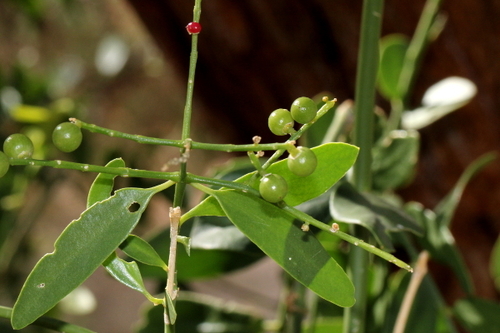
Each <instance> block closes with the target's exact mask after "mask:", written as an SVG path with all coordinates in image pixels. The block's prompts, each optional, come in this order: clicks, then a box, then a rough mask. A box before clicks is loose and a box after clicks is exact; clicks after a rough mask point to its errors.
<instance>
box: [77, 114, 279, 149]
mask: <svg viewBox="0 0 500 333" xmlns="http://www.w3.org/2000/svg"><path fill="white" fill-rule="evenodd" d="M71 121H72V122H74V123H75V124H77V125H78V126H80V127H81V128H83V129H85V130H87V131H89V132H93V133H99V134H104V135H107V136H110V137H116V138H120V139H126V140H131V141H135V142H137V143H140V144H149V145H160V146H170V147H177V148H181V149H185V148H186V140H171V139H160V138H154V137H148V136H143V135H137V134H128V133H123V132H120V131H115V130H111V129H108V128H104V127H100V126H97V125H94V124H88V123H85V122H83V121H81V120H78V119H74V118H71ZM188 145H189V148H190V149H203V150H214V151H224V152H228V153H229V152H240V151H241V152H245V151H259V150H278V149H286V147H288V146H289V143H264V144H246V145H235V144H215V143H204V142H196V141H188Z"/></svg>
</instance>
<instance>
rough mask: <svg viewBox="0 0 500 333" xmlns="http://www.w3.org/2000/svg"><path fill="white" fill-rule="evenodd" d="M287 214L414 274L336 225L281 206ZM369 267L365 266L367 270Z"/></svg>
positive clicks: (386, 253)
mask: <svg viewBox="0 0 500 333" xmlns="http://www.w3.org/2000/svg"><path fill="white" fill-rule="evenodd" d="M280 207H281V208H282V209H283V210H284V211H285V212H287V213H288V214H290V215H291V216H293V217H295V218H296V219H298V220H300V221H303V222H305V223H308V224H310V225H313V226H315V227H316V228H318V229H321V230H323V231H326V232H329V233H331V234H333V235H335V236H337V237H340V238H341V239H343V240H345V241H346V242H348V243H351V244H352V245H354V246H355V248H360V249H362V250H363V252H369V253H372V254H374V255H376V256H379V257H380V258H382V259H384V260H387V261H388V262H390V263H392V264H394V265H396V266H398V267H400V268H403V269H406V270H407V271H409V272H412V271H413V269H412V268H411V266H410V265H408V264H407V263H405V262H404V261H402V260H400V259H398V258H396V257H395V256H394V255H392V254H390V253H388V252H385V251H384V250H381V249H379V248H377V247H375V246H374V245H372V244H369V243H366V242H365V241H363V240H362V239H359V238H357V237H355V236H352V235H349V234H347V233H345V232H343V231H340V230H338V225H337V224H336V223H334V224H333V225H332V226H329V225H327V224H325V223H323V222H321V221H318V220H316V219H315V218H314V217H312V216H310V215H308V214H306V213H304V212H302V211H300V210H298V209H297V208H294V207H290V206H287V205H281V206H280ZM366 267H368V266H365V268H366Z"/></svg>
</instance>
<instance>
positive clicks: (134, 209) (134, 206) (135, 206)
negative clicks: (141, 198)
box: [128, 202, 141, 213]
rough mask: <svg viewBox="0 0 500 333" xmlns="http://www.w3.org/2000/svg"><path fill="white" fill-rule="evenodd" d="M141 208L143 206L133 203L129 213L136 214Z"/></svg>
mask: <svg viewBox="0 0 500 333" xmlns="http://www.w3.org/2000/svg"><path fill="white" fill-rule="evenodd" d="M139 208H141V205H140V204H139V203H138V202H133V203H131V204H130V206H128V211H129V212H131V213H135V212H137V211H138V210H139Z"/></svg>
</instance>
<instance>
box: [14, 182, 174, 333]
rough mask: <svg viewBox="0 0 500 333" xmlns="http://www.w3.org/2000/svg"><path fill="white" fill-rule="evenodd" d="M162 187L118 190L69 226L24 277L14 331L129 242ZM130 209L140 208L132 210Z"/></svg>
mask: <svg viewBox="0 0 500 333" xmlns="http://www.w3.org/2000/svg"><path fill="white" fill-rule="evenodd" d="M165 184H167V183H165ZM165 184H162V185H159V186H156V187H152V188H149V189H138V188H125V189H121V190H118V191H116V192H115V194H114V195H113V196H112V197H110V198H108V199H106V200H103V201H100V202H97V203H95V204H94V205H92V206H91V207H90V208H88V209H87V210H85V211H84V212H83V213H82V215H81V216H80V218H78V219H77V220H74V221H72V222H71V223H70V224H69V225H68V226H67V227H66V229H65V230H64V231H63V232H62V233H61V235H60V236H59V238H58V239H57V240H56V242H55V244H54V248H55V250H54V252H53V253H50V254H46V255H45V256H44V257H43V258H42V259H40V261H39V262H38V263H37V264H36V266H35V268H34V269H33V270H32V272H31V273H30V275H29V276H28V278H27V280H26V282H25V283H24V286H23V288H22V290H21V293H20V295H19V298H18V299H17V302H16V304H15V305H14V310H13V316H12V326H13V327H14V328H15V329H21V328H23V327H25V326H27V325H29V324H30V323H32V322H33V321H34V320H35V319H37V318H38V317H40V316H41V315H43V314H44V313H45V312H47V311H48V310H50V309H51V308H52V307H53V306H54V305H56V304H57V302H59V301H60V300H61V299H62V298H63V297H64V296H66V295H67V294H69V293H70V292H71V291H72V290H73V289H75V288H76V287H78V286H79V285H80V284H81V283H82V282H83V281H85V280H86V279H87V278H88V277H89V276H90V275H91V274H92V273H93V272H94V271H95V270H96V269H97V267H99V265H101V263H102V262H103V261H104V260H105V259H106V258H107V257H108V256H109V255H110V254H111V253H113V251H114V250H115V249H116V248H117V247H118V245H120V243H121V242H123V241H124V240H125V239H126V238H127V236H128V234H129V233H130V231H132V229H133V228H134V227H135V225H136V224H137V222H138V221H139V219H140V217H141V215H142V213H143V212H144V210H145V209H146V207H147V204H148V203H149V200H150V199H151V197H152V196H153V195H154V194H155V193H157V192H159V191H161V190H163V189H164V188H165V187H166V185H165ZM133 205H138V206H139V207H137V209H136V210H134V211H131V210H130V208H131V207H132V206H133Z"/></svg>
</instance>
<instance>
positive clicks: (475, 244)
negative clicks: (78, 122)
mask: <svg viewBox="0 0 500 333" xmlns="http://www.w3.org/2000/svg"><path fill="white" fill-rule="evenodd" d="M35 2H37V1H35ZM20 3H21V2H19V3H17V2H16V1H2V2H1V3H0V45H1V47H0V65H1V70H2V73H8V72H9V68H11V67H12V66H13V65H14V64H16V63H22V64H23V66H26V67H28V68H29V69H30V70H31V71H33V72H34V73H37V74H38V75H39V76H41V77H45V78H49V77H50V78H51V81H50V82H51V83H50V84H51V86H50V87H51V89H50V90H49V91H50V95H49V96H48V100H52V101H54V100H59V99H61V98H66V97H69V98H71V99H72V101H73V102H74V103H75V105H77V106H78V107H75V109H76V111H75V112H76V113H77V115H78V116H79V117H81V118H83V119H85V120H86V121H88V122H93V123H96V124H99V125H101V126H105V127H111V128H114V129H116V130H121V131H125V132H130V133H138V134H144V135H149V136H158V137H168V138H177V137H179V136H180V130H179V125H180V121H181V120H180V116H181V113H182V109H183V102H184V91H185V81H186V75H187V65H188V59H189V51H190V39H189V36H188V34H187V33H186V31H185V29H184V27H185V25H186V24H187V23H188V22H189V21H191V18H192V6H193V1H176V0H128V1H125V0H106V1H84V0H73V1H58V0H50V1H38V3H39V5H38V8H39V11H38V12H35V13H33V12H30V11H27V10H25V9H24V8H25V7H23V5H22V4H20ZM361 3H362V2H361V1H350V0H336V1H327V0H287V1H285V0H273V1H256V0H250V1H231V0H205V1H204V3H203V5H202V18H201V24H202V25H203V31H202V33H201V35H200V42H199V65H198V71H197V76H196V88H195V115H194V118H193V120H194V128H195V130H194V134H193V138H194V139H195V140H198V141H210V142H236V143H243V142H244V143H248V142H250V141H251V138H252V137H253V136H254V135H260V136H262V137H263V138H264V141H274V140H276V138H275V137H272V135H270V134H268V133H269V131H268V130H267V116H268V114H269V113H270V112H271V111H272V110H274V109H276V108H278V107H287V106H288V105H289V104H290V103H291V101H293V100H294V99H295V98H296V97H298V96H302V95H304V96H313V95H315V94H317V93H320V92H322V91H328V92H331V93H332V94H333V95H334V96H335V97H337V99H338V100H339V101H343V100H345V99H348V98H353V95H354V80H355V69H356V58H357V45H358V38H359V35H358V34H359V24H360V15H361ZM423 4H424V1H423V0H417V1H410V2H408V1H405V2H402V1H396V0H387V1H386V5H385V11H384V25H383V34H388V33H393V32H398V33H403V34H406V35H408V36H411V35H412V34H413V31H414V29H415V26H416V23H417V21H418V18H419V15H420V12H421V10H422V7H423ZM442 10H443V13H445V14H446V15H447V16H448V21H447V24H446V27H445V28H444V30H443V32H442V34H441V36H440V37H439V39H438V40H437V41H436V42H435V43H433V44H432V45H431V46H430V48H429V50H428V53H427V55H426V56H425V59H424V62H423V64H422V70H421V74H420V75H419V76H418V80H417V82H416V86H415V93H414V98H413V100H412V103H413V106H415V107H417V106H418V104H419V101H420V99H421V96H422V94H423V92H424V91H425V89H426V88H427V87H429V86H430V85H431V84H433V83H435V82H437V81H439V80H441V79H443V78H445V77H448V76H452V75H457V76H463V77H466V78H469V79H470V80H472V81H473V82H474V83H475V84H476V85H477V86H478V95H477V97H476V98H475V99H474V100H473V101H472V102H471V103H470V104H469V105H467V106H466V107H464V108H463V109H461V110H459V111H457V112H456V113H453V114H452V115H449V116H447V117H445V118H443V119H442V120H440V121H438V122H436V123H435V124H433V125H431V126H429V127H427V128H425V129H424V130H422V131H421V135H422V150H421V160H420V164H419V168H418V173H417V175H416V179H415V182H414V183H413V185H411V186H410V187H408V188H406V189H403V190H402V191H401V194H402V195H403V196H404V197H405V198H406V199H408V200H417V201H420V202H422V203H423V204H424V205H425V206H426V207H429V208H433V207H434V205H435V204H437V202H439V200H440V199H441V198H442V197H443V196H444V195H445V194H446V193H447V192H448V191H449V190H450V189H451V188H452V186H453V185H454V183H455V182H456V180H457V179H458V177H459V176H460V174H461V172H462V171H463V170H464V169H465V168H466V166H467V165H468V164H469V163H471V162H472V161H473V160H474V159H475V158H477V157H478V156H480V155H481V154H483V153H485V152H488V151H498V150H499V148H500V130H499V129H500V128H499V127H500V113H499V111H498V110H499V107H500V105H499V104H500V100H499V98H498V96H499V95H500V94H499V90H500V62H499V61H498V59H499V57H500V44H499V43H498V36H499V35H500V22H499V21H498V20H497V18H498V16H499V15H500V3H499V2H498V1H495V0H485V1H467V0H456V1H444V3H443V8H442ZM106 38H108V40H111V42H109V43H111V45H113V38H115V46H114V47H115V48H118V49H119V48H120V47H121V48H122V55H123V53H126V57H125V60H124V61H123V67H122V68H119V69H118V71H117V72H115V73H106V72H103V71H102V70H101V71H100V70H99V67H98V66H96V63H95V59H96V54H97V53H98V50H99V47H101V46H102V44H103V43H105V41H106ZM111 48H113V46H112V47H111ZM58 80H59V81H58ZM378 103H379V105H381V106H383V107H385V108H386V109H387V108H388V107H387V104H386V103H385V102H384V101H383V100H382V99H380V100H379V101H378ZM0 126H1V127H0V130H2V132H8V131H9V130H12V129H13V127H12V126H13V125H11V124H1V125H0ZM9 134H10V133H9ZM86 144H87V145H89V146H90V147H93V148H92V150H91V153H90V156H87V157H89V158H91V159H92V162H95V163H99V164H102V163H105V161H106V158H107V155H106V154H107V152H109V150H113V151H115V153H116V154H121V155H124V158H125V159H127V161H131V163H132V164H133V166H134V167H142V168H148V169H159V168H160V167H161V165H162V164H164V163H165V162H167V161H168V160H169V159H170V158H172V156H174V154H175V150H168V149H164V150H162V149H155V150H148V149H140V147H138V146H137V145H133V144H127V145H125V146H124V144H123V142H122V141H116V140H106V141H104V140H102V137H100V136H88V138H86ZM94 147H95V148H94ZM197 154H198V155H197V156H194V157H193V158H192V160H195V159H198V160H199V161H203V162H201V163H198V164H196V163H192V164H190V169H191V171H193V172H198V173H206V172H208V169H207V163H205V161H206V160H210V161H211V162H212V164H211V165H217V164H219V163H221V162H222V161H223V160H225V158H226V157H225V156H224V155H221V154H214V153H210V154H207V153H202V152H197ZM150 158H152V159H150ZM146 161H147V164H145V163H146ZM498 168H499V162H498V161H497V162H494V163H493V164H492V165H490V166H489V167H487V168H486V169H485V170H484V171H483V172H481V174H480V175H479V176H478V177H477V178H475V179H474V180H473V181H472V182H471V184H470V185H469V187H468V188H467V190H466V192H465V194H464V197H463V201H462V202H461V204H460V206H459V209H458V211H457V214H456V217H455V219H454V222H453V226H452V231H453V233H454V236H455V237H456V241H457V243H458V245H459V246H460V248H461V250H462V254H463V255H464V257H465V260H466V262H467V264H468V265H469V267H470V269H471V271H472V273H473V280H474V283H475V286H476V289H477V292H478V294H479V295H480V296H484V297H487V298H496V299H499V295H498V293H497V292H496V291H495V288H494V285H493V282H492V281H491V279H490V278H489V274H488V263H489V255H490V252H491V247H492V245H493V243H494V241H495V240H496V239H497V237H498V234H499V232H500V186H499V185H500V184H499V183H500V173H499V172H498ZM58 172H59V171H58ZM58 175H60V173H59V174H58ZM63 175H64V181H61V182H59V183H58V184H59V185H60V186H61V188H62V189H63V190H66V191H69V192H67V193H68V195H65V196H64V198H61V197H58V198H54V200H53V201H54V202H56V204H55V205H56V206H55V207H54V208H53V209H54V210H55V211H59V212H60V211H61V209H62V207H63V208H64V212H65V213H63V214H59V217H60V220H61V221H60V222H59V224H58V223H56V222H55V221H53V220H51V219H49V218H43V216H51V214H50V211H46V212H45V213H43V214H39V215H38V217H39V219H38V220H37V221H36V222H34V225H35V230H40V229H45V228H46V227H45V226H46V225H51V226H54V225H55V226H54V227H50V228H54V229H56V230H54V235H53V237H46V236H45V235H44V236H43V238H44V239H43V241H42V240H39V242H41V243H40V244H41V245H40V244H39V246H38V249H37V251H40V253H42V254H43V253H45V252H47V251H50V250H51V244H52V243H53V239H55V237H56V236H57V234H58V233H59V230H61V228H63V227H64V225H65V224H66V223H67V222H68V221H69V220H71V219H72V218H75V217H77V216H78V215H79V212H81V210H82V207H83V205H84V202H85V201H84V200H85V189H86V188H87V187H88V185H89V184H90V182H91V176H88V175H75V173H74V172H63ZM53 177H56V176H53ZM57 177H60V176H57ZM70 180H71V181H70ZM59 185H58V186H59ZM55 188H58V187H57V186H55ZM61 188H58V190H61ZM34 193H36V191H35V190H34ZM51 193H57V191H56V190H54V191H52V192H51ZM67 198H72V200H71V201H64V199H66V200H67ZM56 199H57V200H56ZM53 204H54V203H53ZM163 206H165V203H164V202H159V203H158V206H156V207H157V208H156V209H157V211H156V212H160V214H158V215H160V216H161V213H162V212H163V213H164V211H163V210H162V209H164V208H161V207H163ZM49 207H50V206H49ZM154 207H155V206H153V209H155V208H154ZM47 209H49V208H47ZM66 212H67V213H66ZM155 215H156V214H153V213H151V214H149V216H150V220H148V221H150V222H148V223H151V226H152V227H153V228H154V227H155V226H158V225H159V224H161V223H163V222H164V221H163V220H162V218H161V217H158V215H156V217H155ZM37 226H38V227H37ZM36 228H38V229H36ZM145 229H147V226H145ZM31 237H34V238H35V239H38V238H40V237H38V238H37V236H36V235H35V236H31ZM432 268H433V271H432V273H433V275H434V277H435V278H436V280H437V281H438V283H439V284H440V287H441V288H442V290H443V292H444V294H445V295H446V296H447V300H448V301H449V302H452V301H453V300H455V299H456V298H457V297H459V296H460V290H459V287H458V283H457V281H455V279H453V277H452V276H451V273H450V271H449V270H447V269H446V268H445V267H442V266H441V265H439V264H436V263H433V264H432ZM120 292H125V291H120ZM130 313H134V309H132V310H130ZM127 316H128V315H127ZM130 316H131V317H133V316H132V315H130ZM122 329H123V330H120V329H118V330H116V332H124V331H125V329H124V328H122ZM104 331H106V332H110V331H108V330H104Z"/></svg>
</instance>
